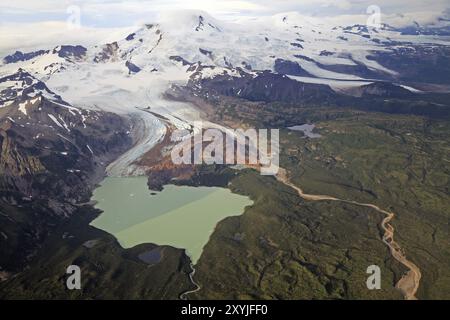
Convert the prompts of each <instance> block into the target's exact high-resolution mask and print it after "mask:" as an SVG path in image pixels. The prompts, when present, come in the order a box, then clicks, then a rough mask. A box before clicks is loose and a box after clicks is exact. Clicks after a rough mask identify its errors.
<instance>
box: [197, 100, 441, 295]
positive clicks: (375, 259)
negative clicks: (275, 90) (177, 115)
mask: <svg viewBox="0 0 450 320" xmlns="http://www.w3.org/2000/svg"><path fill="white" fill-rule="evenodd" d="M230 109H231V110H232V112H233V111H234V110H233V108H230V107H229V106H228V112H230ZM264 112H265V111H261V113H264ZM239 116H242V113H240V114H239ZM257 117H258V116H255V115H253V116H252V119H251V120H250V121H251V122H252V124H253V125H258V122H257V121H256V120H255V119H256V118H257ZM298 117H299V118H302V117H303V121H308V120H309V121H311V120H313V121H315V124H316V126H317V132H318V133H320V134H321V135H322V138H319V139H307V138H306V137H304V136H303V134H302V133H301V132H295V131H290V130H282V131H281V167H283V168H286V169H288V170H289V172H290V173H291V176H292V181H293V182H294V183H295V184H296V185H297V186H299V187H301V188H302V189H303V190H304V191H305V192H306V193H310V194H320V195H331V196H335V197H338V198H341V199H347V200H356V201H359V202H364V203H373V204H376V205H378V206H379V207H381V208H382V209H385V210H389V211H392V212H394V213H395V218H394V219H393V221H392V223H391V224H392V225H393V227H394V228H395V239H396V241H397V242H398V243H399V244H400V246H401V247H402V248H403V250H404V251H405V253H406V256H407V258H408V259H409V260H411V261H412V262H414V263H415V264H416V265H417V266H418V267H419V268H420V270H421V272H422V280H421V282H420V287H419V291H418V293H417V297H418V298H419V299H449V298H450V237H449V214H450V212H449V204H450V196H449V186H450V184H449V181H450V180H449V175H450V170H449V169H450V166H449V161H450V122H449V121H440V120H430V119H427V118H422V117H418V116H408V115H392V114H381V113H372V112H370V113H369V112H361V111H351V110H335V111H333V110H329V109H328V110H326V112H323V113H322V111H321V110H320V109H315V110H312V109H305V110H303V113H302V112H299V113H298ZM330 118H331V119H330ZM240 119H242V118H240ZM260 119H261V122H260V123H259V124H260V125H261V123H263V122H264V120H265V119H266V118H264V117H260ZM328 119H330V120H328ZM225 171H226V170H225ZM214 174H216V175H219V176H220V175H223V174H225V173H224V172H222V171H221V170H216V171H215V173H214ZM214 174H212V173H211V172H209V173H208V174H206V177H208V181H211V176H214ZM228 176H229V177H230V184H229V186H230V188H231V190H233V191H234V192H237V193H242V194H246V195H249V196H250V197H251V198H252V200H254V202H255V203H254V205H253V206H252V207H251V208H249V209H248V210H247V211H246V212H245V213H244V214H243V215H242V216H238V217H230V218H227V219H225V220H224V221H222V222H221V223H219V225H218V226H217V228H216V231H215V232H214V233H213V235H212V236H211V239H210V241H209V243H208V244H207V245H206V247H205V249H204V251H203V254H202V256H201V258H200V260H199V262H198V264H197V265H196V276H195V277H196V279H197V282H198V283H199V284H200V286H201V287H202V289H201V290H200V291H198V292H197V293H195V294H193V295H192V297H195V298H248V299H252V298H280V299H311V298H313V299H320V298H325V299H348V298H351V299H380V298H381V299H398V298H402V297H401V295H400V294H399V292H398V291H397V290H396V289H395V288H394V286H395V283H396V282H397V281H398V280H399V277H401V275H402V274H403V273H404V272H405V269H404V267H403V266H402V265H401V264H400V263H399V262H397V261H396V260H394V259H393V258H392V257H391V255H390V253H389V250H388V248H387V246H386V245H385V244H384V243H383V242H382V241H381V236H382V231H381V228H380V223H381V220H382V219H383V216H382V215H381V214H380V213H378V212H377V211H375V210H373V209H370V208H363V207H358V206H355V205H351V204H345V203H341V202H329V201H321V202H311V201H305V200H303V199H301V198H300V197H298V195H297V194H296V193H295V191H294V190H291V189H290V188H289V187H286V186H285V185H283V184H281V183H279V182H277V181H276V180H275V179H274V178H271V177H263V176H259V175H258V173H257V172H255V171H253V170H244V171H241V172H240V174H238V175H237V176H234V177H233V176H230V175H229V174H228ZM209 183H211V182H209ZM200 184H202V183H200ZM372 264H375V265H378V266H380V267H381V270H382V289H381V290H375V291H370V290H368V289H367V287H366V282H365V281H366V279H367V277H368V275H367V274H366V269H367V267H368V266H369V265H372Z"/></svg>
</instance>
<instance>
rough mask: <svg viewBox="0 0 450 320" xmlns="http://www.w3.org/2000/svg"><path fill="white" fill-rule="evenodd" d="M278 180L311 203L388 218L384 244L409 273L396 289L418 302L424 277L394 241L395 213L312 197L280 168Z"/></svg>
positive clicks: (335, 199)
mask: <svg viewBox="0 0 450 320" xmlns="http://www.w3.org/2000/svg"><path fill="white" fill-rule="evenodd" d="M276 178H277V180H278V181H280V182H282V183H284V184H285V185H287V186H289V187H291V188H292V189H294V190H295V191H297V193H298V195H299V196H300V197H301V198H303V199H305V200H310V201H339V202H344V203H349V204H353V205H357V206H360V207H366V208H371V209H374V210H376V211H378V212H380V213H382V214H384V215H385V216H386V217H385V218H384V219H383V221H382V222H381V227H382V229H383V231H384V235H383V242H384V243H385V244H386V245H387V246H388V247H389V250H390V252H391V255H392V257H393V258H394V259H395V260H397V261H398V262H400V263H401V264H402V265H404V266H405V267H406V268H407V269H408V272H407V273H406V274H404V275H403V276H402V278H401V279H400V280H399V281H398V282H397V284H396V286H395V287H396V288H397V289H398V290H400V291H401V292H402V294H403V296H404V298H405V299H406V300H417V297H416V293H417V290H418V289H419V284H420V279H421V277H422V274H421V272H420V269H419V267H417V266H416V265H415V264H414V263H413V262H411V261H410V260H408V259H407V258H406V255H405V253H404V251H403V249H402V248H401V247H400V245H399V244H398V243H397V242H395V241H394V231H395V229H394V227H392V225H390V224H389V223H390V222H391V221H392V219H394V217H395V214H394V213H393V212H389V211H386V210H383V209H381V208H380V207H378V206H376V205H374V204H370V203H360V202H356V201H350V200H343V199H338V198H335V197H331V196H326V195H312V194H306V193H304V192H303V190H302V189H301V188H299V187H297V186H296V185H294V184H293V183H292V182H291V181H290V180H289V178H288V174H287V172H286V170H285V169H283V168H280V169H279V171H278V174H277V176H276Z"/></svg>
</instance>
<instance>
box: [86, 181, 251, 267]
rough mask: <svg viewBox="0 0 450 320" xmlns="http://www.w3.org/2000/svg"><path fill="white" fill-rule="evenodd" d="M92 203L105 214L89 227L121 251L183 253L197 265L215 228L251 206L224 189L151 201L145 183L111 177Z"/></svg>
mask: <svg viewBox="0 0 450 320" xmlns="http://www.w3.org/2000/svg"><path fill="white" fill-rule="evenodd" d="M92 200H95V201H97V204H96V205H95V207H96V208H98V209H100V210H102V211H103V213H102V214H101V215H100V216H99V217H98V218H97V219H95V220H94V221H92V223H91V225H92V226H94V227H96V228H99V229H102V230H104V231H106V232H108V233H111V234H112V235H114V236H115V237H116V238H117V240H118V241H119V243H120V244H121V245H122V247H124V248H131V247H134V246H136V245H138V244H141V243H155V244H159V245H169V246H173V247H176V248H183V249H186V251H187V254H188V255H189V256H190V257H191V259H192V263H194V264H195V263H196V262H197V260H198V259H199V258H200V255H201V253H202V250H203V246H204V245H205V244H206V243H207V242H208V240H209V237H210V235H211V233H212V232H213V231H214V228H215V226H216V225H217V223H218V222H219V221H221V220H223V219H224V218H226V217H229V216H236V215H240V214H242V213H243V212H244V208H245V207H246V206H248V205H251V204H252V203H253V202H252V201H251V200H250V199H248V198H247V197H244V196H240V195H236V194H233V193H231V191H230V190H228V189H224V188H211V187H198V188H195V187H185V186H182V187H180V186H173V185H168V186H165V188H164V190H163V191H162V192H157V193H156V195H151V192H150V191H149V190H148V187H147V178H146V177H120V178H116V177H108V178H106V179H105V180H104V181H103V182H102V183H101V186H100V187H98V188H97V189H96V190H95V191H94V195H93V198H92Z"/></svg>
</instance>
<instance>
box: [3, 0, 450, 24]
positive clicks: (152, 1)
mask: <svg viewBox="0 0 450 320" xmlns="http://www.w3.org/2000/svg"><path fill="white" fill-rule="evenodd" d="M73 5H75V6H78V7H79V8H80V10H81V22H82V24H83V25H84V26H90V27H121V26H129V25H133V24H137V23H139V22H142V21H150V20H152V19H153V18H154V17H155V15H157V13H158V12H160V11H163V10H173V9H201V10H204V11H208V12H209V13H211V14H212V15H214V16H216V17H218V18H226V19H232V18H234V17H236V16H261V15H272V14H275V13H280V12H288V11H298V12H300V13H302V14H307V15H328V16H330V15H331V16H333V15H340V14H365V13H366V10H367V7H368V6H370V5H378V6H379V7H380V8H381V11H382V13H384V14H393V13H396V14H397V13H398V14H407V13H412V12H423V11H427V12H429V11H434V12H442V11H443V10H445V9H446V8H449V7H450V1H449V0H129V1H124V0H1V1H0V21H1V23H19V22H20V23H30V22H38V21H55V20H57V21H65V20H66V19H67V17H68V15H69V14H68V13H67V10H68V8H71V6H73Z"/></svg>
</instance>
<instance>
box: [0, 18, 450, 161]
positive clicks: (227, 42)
mask: <svg viewBox="0 0 450 320" xmlns="http://www.w3.org/2000/svg"><path fill="white" fill-rule="evenodd" d="M443 23H444V22H443V21H441V24H440V25H439V28H444V27H445V26H443V25H442V24H443ZM449 57H450V43H449V41H448V38H447V37H445V36H434V35H433V36H426V35H417V34H416V35H409V34H408V32H406V33H405V30H401V29H398V28H394V27H390V26H388V25H383V27H382V28H379V29H377V28H373V27H369V26H366V25H364V24H358V23H357V24H342V23H339V21H337V20H333V19H331V20H327V19H319V18H311V17H305V16H302V15H300V14H298V13H287V14H278V15H275V16H272V17H260V18H257V19H241V20H239V21H234V22H230V21H219V20H217V19H215V18H213V17H211V16H210V15H209V14H207V13H205V12H197V11H195V12H192V11H188V12H171V13H168V14H164V15H161V17H160V18H159V19H158V21H156V22H154V23H148V24H145V25H143V26H142V27H140V28H137V29H136V30H135V31H133V32H131V33H129V34H126V35H123V37H121V38H118V39H116V40H115V41H113V42H110V43H104V44H98V45H95V46H91V47H87V48H85V47H83V46H80V45H77V44H71V45H68V44H63V43H62V44H61V45H60V46H57V47H55V48H49V49H46V50H37V51H34V52H25V53H24V52H20V51H16V52H14V53H11V54H10V55H8V56H6V57H4V59H3V62H2V64H1V66H0V77H2V79H1V80H0V89H1V95H0V109H1V108H12V107H16V108H18V110H20V111H21V112H22V115H23V116H27V115H28V113H27V110H28V108H30V107H31V106H32V105H33V104H34V103H35V102H34V101H36V99H41V98H40V97H45V98H46V99H47V100H50V101H53V102H54V103H56V104H60V105H61V106H63V107H64V106H65V107H68V108H74V109H75V108H79V109H94V110H103V111H112V112H115V113H119V114H136V113H137V114H139V116H140V117H141V118H144V119H146V120H145V123H146V124H147V125H146V130H145V131H146V132H147V136H148V137H150V136H151V137H153V138H151V139H149V138H148V137H147V138H146V139H144V140H145V142H144V143H143V144H141V146H140V148H141V149H140V150H134V151H133V150H132V151H131V154H135V153H136V152H137V151H139V152H140V153H142V152H145V150H146V149H148V148H150V147H151V146H152V145H154V143H155V141H157V140H158V139H160V137H161V135H163V134H164V132H165V131H164V126H163V125H162V124H161V121H160V120H159V119H158V118H157V117H155V114H159V115H162V116H164V117H165V118H166V119H169V120H170V121H171V122H172V123H173V124H174V125H175V126H178V127H186V125H187V124H188V123H190V122H192V121H195V120H197V119H199V117H200V116H199V114H198V113H197V112H196V110H195V109H194V108H193V107H192V106H191V105H190V104H189V103H184V102H176V101H172V100H168V99H165V94H166V92H167V91H168V90H170V88H171V87H172V86H173V85H178V86H186V85H190V86H193V87H196V88H197V89H199V88H200V86H202V85H205V87H206V88H213V87H214V86H215V87H214V88H215V89H217V90H216V92H225V91H224V90H227V92H233V94H234V95H236V96H240V95H244V94H245V95H247V98H252V99H263V98H264V97H269V96H270V97H272V98H276V99H280V100H289V101H293V99H294V100H295V99H297V100H299V99H300V100H302V99H305V100H307V101H316V102H320V101H323V99H326V100H327V101H328V100H330V99H334V97H335V96H334V93H340V94H341V93H345V94H355V92H357V95H360V96H361V95H362V93H361V92H366V91H368V90H369V89H370V90H369V91H370V92H376V93H380V92H386V90H388V91H389V90H391V91H392V90H393V91H395V92H401V93H402V95H404V92H405V91H407V92H408V91H409V92H411V93H414V94H417V93H418V92H424V91H427V90H434V89H436V88H437V87H438V89H439V90H440V91H448V85H450V76H449V75H450V58H449ZM217 77H221V79H220V81H221V82H220V81H219V82H218V81H216V83H215V84H210V83H209V82H208V83H207V84H205V81H208V80H210V79H215V78H217ZM379 81H385V82H388V83H390V85H378V84H377V85H375V87H376V88H375V89H373V90H372V87H370V86H369V87H368V85H370V84H372V83H379ZM275 82H276V83H275ZM218 83H220V85H219V87H217V84H218ZM296 83H297V84H296ZM306 84H307V85H306ZM238 86H239V88H240V89H238ZM358 87H360V88H361V90H355V88H358ZM400 87H401V88H400ZM277 88H278V89H277ZM285 88H290V89H289V91H286V90H285ZM380 88H381V89H382V90H380ZM399 88H400V89H401V90H400V89H399ZM221 90H222V91H221ZM274 90H277V92H274ZM283 90H284V91H283ZM296 90H297V91H299V90H301V92H302V93H301V94H299V93H296ZM250 91H252V92H250ZM256 91H257V92H256ZM333 91H334V92H333ZM283 92H285V93H286V95H288V96H289V97H282V95H283V94H284V93H283ZM388 96H389V94H388ZM390 96H393V95H390ZM272 98H271V99H272ZM33 99H34V100H33ZM149 109H150V110H151V111H152V112H151V113H150V112H148V111H149ZM69 110H72V109H69ZM142 146H145V148H144V149H145V150H144V149H142ZM130 161H131V160H130V159H128V160H127V161H125V162H126V163H127V164H130Z"/></svg>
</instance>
